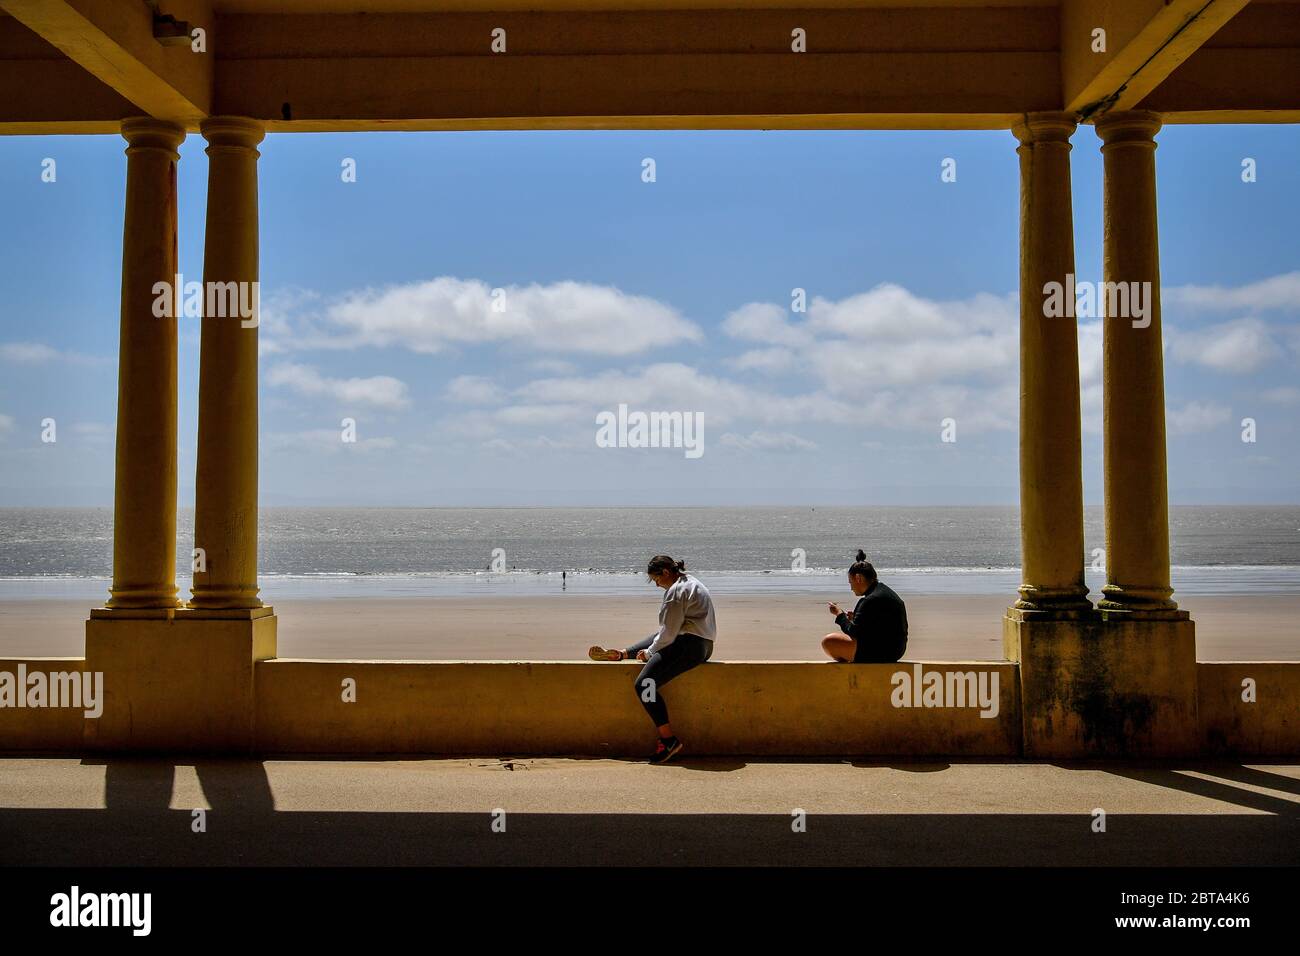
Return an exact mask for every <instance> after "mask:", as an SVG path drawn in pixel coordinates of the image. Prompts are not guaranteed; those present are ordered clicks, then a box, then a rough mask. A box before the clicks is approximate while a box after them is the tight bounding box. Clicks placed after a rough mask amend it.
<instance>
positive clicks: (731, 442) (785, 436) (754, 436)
mask: <svg viewBox="0 0 1300 956" xmlns="http://www.w3.org/2000/svg"><path fill="white" fill-rule="evenodd" d="M718 440H719V441H720V442H722V444H724V445H726V446H728V447H730V448H739V449H742V450H744V451H795V452H797V451H814V450H815V449H816V448H817V443H816V442H811V441H808V439H806V438H800V437H799V436H798V435H792V434H790V433H789V432H764V431H753V432H750V433H749V434H748V435H737V434H734V433H732V432H727V433H725V434H724V435H723V436H722V437H721V438H720V439H718Z"/></svg>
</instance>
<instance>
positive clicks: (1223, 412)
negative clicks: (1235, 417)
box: [1165, 402, 1232, 435]
mask: <svg viewBox="0 0 1300 956" xmlns="http://www.w3.org/2000/svg"><path fill="white" fill-rule="evenodd" d="M1231 416H1232V412H1231V410H1230V409H1229V408H1228V407H1227V406H1226V405H1219V404H1217V403H1215V402H1188V403H1187V404H1186V405H1184V406H1183V407H1182V408H1169V409H1167V410H1166V411H1165V421H1166V423H1167V424H1168V426H1169V431H1170V432H1172V433H1174V434H1181V435H1186V434H1191V433H1192V432H1203V431H1209V430H1210V429H1211V428H1215V427H1216V426H1218V425H1222V424H1224V423H1225V422H1227V421H1228V420H1229V419H1230V418H1231Z"/></svg>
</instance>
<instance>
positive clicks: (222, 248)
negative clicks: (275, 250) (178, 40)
mask: <svg viewBox="0 0 1300 956" xmlns="http://www.w3.org/2000/svg"><path fill="white" fill-rule="evenodd" d="M199 131H200V132H201V133H202V134H203V136H204V138H205V139H207V141H208V148H207V154H208V212H207V232H206V238H205V245H204V256H203V280H204V281H203V284H204V292H205V311H204V318H203V330H202V336H201V344H200V359H199V439H198V468H197V474H196V476H195V488H194V493H195V503H194V546H195V548H201V549H202V550H203V560H204V561H205V563H206V571H196V572H195V574H194V596H193V598H192V599H191V601H190V606H191V607H195V608H204V609H230V608H256V607H261V604H262V602H261V600H259V599H258V596H257V591H258V587H257V324H256V323H257V316H256V314H255V308H254V310H252V311H253V312H254V314H253V315H251V316H249V315H245V314H243V312H241V309H240V308H239V307H238V306H247V305H250V304H251V305H254V306H255V304H256V301H257V296H256V289H257V281H258V246H257V244H258V233H257V159H258V156H259V155H260V154H259V153H258V151H257V144H258V143H260V142H261V141H262V137H263V135H264V130H263V129H262V127H261V125H260V124H258V123H256V122H254V121H253V120H248V119H243V118H238V117H212V118H210V119H207V120H204V121H203V122H202V123H201V124H200V125H199ZM231 283H233V285H231Z"/></svg>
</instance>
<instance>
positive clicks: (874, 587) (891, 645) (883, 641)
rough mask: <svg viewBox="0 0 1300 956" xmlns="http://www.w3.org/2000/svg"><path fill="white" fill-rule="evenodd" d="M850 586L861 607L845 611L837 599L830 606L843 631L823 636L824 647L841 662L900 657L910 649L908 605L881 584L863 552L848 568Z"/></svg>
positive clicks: (875, 661) (887, 661)
mask: <svg viewBox="0 0 1300 956" xmlns="http://www.w3.org/2000/svg"><path fill="white" fill-rule="evenodd" d="M849 587H851V588H852V589H853V593H854V594H856V595H858V598H859V600H858V606H857V607H855V608H854V609H853V610H852V611H849V612H845V611H842V610H840V607H839V605H838V604H835V603H834V602H831V603H830V604H828V605H827V607H828V608H829V609H830V612H831V613H832V614H834V615H835V623H836V624H838V625H839V628H840V630H841V631H842V632H843V633H842V634H827V635H826V636H825V637H824V638H822V650H824V651H825V652H826V653H827V654H829V655H830V656H831V658H833V659H834V660H836V661H838V662H840V663H842V664H846V663H850V662H851V663H854V664H892V663H893V662H894V661H897V660H899V659H900V658H901V657H902V656H903V653H904V652H905V651H906V650H907V608H906V607H905V606H904V605H903V599H902V598H900V597H899V596H898V595H897V594H895V593H894V591H893V589H892V588H890V587H889V586H888V585H886V584H881V583H880V581H879V579H878V578H877V577H876V569H875V568H874V567H872V566H871V562H869V561H868V560H867V556H866V554H864V553H863V552H862V551H859V552H858V559H857V562H856V563H855V564H854V565H853V566H852V567H851V568H849Z"/></svg>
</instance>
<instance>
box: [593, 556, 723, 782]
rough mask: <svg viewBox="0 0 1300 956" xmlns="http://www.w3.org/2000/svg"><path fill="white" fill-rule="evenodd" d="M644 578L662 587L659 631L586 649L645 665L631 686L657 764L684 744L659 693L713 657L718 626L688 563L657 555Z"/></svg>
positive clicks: (708, 599)
mask: <svg viewBox="0 0 1300 956" xmlns="http://www.w3.org/2000/svg"><path fill="white" fill-rule="evenodd" d="M646 574H647V575H648V576H649V578H650V580H651V581H653V582H654V583H655V584H657V585H659V587H661V588H663V589H664V599H663V603H662V604H660V605H659V629H658V630H657V631H655V632H654V633H653V634H651V635H650V636H649V637H647V638H645V639H644V640H641V641H638V642H637V643H635V644H633V645H632V646H631V647H629V648H626V649H624V650H619V649H618V648H609V649H606V648H603V647H600V646H596V647H593V648H591V649H590V650H588V651H587V656H588V657H590V658H591V659H592V660H593V661H626V660H632V659H633V658H635V659H636V660H638V661H644V662H645V667H643V668H641V673H640V674H638V675H637V678H636V682H635V684H634V685H633V688H634V690H635V691H636V695H637V700H639V701H640V702H641V704H642V706H644V707H645V709H646V713H647V714H649V715H650V719H651V720H653V721H654V724H655V729H656V730H658V732H659V743H658V746H657V747H656V748H655V752H654V755H653V756H651V758H650V762H651V763H652V764H661V763H667V762H668V761H669V760H672V759H673V758H674V757H676V756H677V755H678V754H680V753H681V752H682V742H681V741H680V740H678V739H677V737H676V735H674V734H673V728H672V725H671V724H669V723H668V705H667V704H665V703H664V699H663V694H661V693H660V689H661V688H662V687H663V686H664V684H667V683H668V682H669V681H670V680H672V679H673V678H674V677H677V676H679V675H681V674H685V673H686V672H687V671H688V670H690V669H691V668H692V667H697V666H698V665H700V664H703V663H704V662H705V661H707V660H708V659H709V658H710V657H712V656H713V642H714V640H716V638H717V633H718V624H717V619H716V617H715V616H714V613H713V599H712V598H711V597H709V592H708V590H707V589H706V588H705V587H704V585H703V584H701V583H700V582H699V581H698V580H696V579H695V578H694V577H692V576H691V575H689V574H687V573H686V562H684V561H674V560H673V559H672V558H670V557H669V556H668V555H666V554H657V555H655V556H654V557H653V558H651V559H650V563H649V564H648V565H647V566H646Z"/></svg>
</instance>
